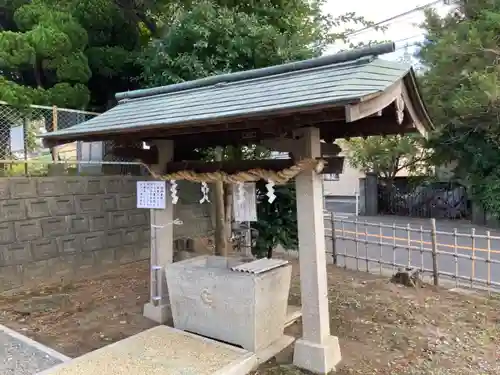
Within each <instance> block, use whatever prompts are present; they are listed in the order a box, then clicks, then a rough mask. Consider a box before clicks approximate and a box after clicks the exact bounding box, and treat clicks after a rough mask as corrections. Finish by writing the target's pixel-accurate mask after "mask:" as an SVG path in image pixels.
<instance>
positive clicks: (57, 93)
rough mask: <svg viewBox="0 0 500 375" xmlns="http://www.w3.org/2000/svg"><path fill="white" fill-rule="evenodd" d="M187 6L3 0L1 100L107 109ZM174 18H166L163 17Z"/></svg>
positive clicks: (120, 0) (134, 80)
mask: <svg viewBox="0 0 500 375" xmlns="http://www.w3.org/2000/svg"><path fill="white" fill-rule="evenodd" d="M180 4H182V1H180V2H173V1H171V0H163V1H153V0H149V1H144V0H142V1H134V0H33V1H28V0H0V100H4V101H6V102H9V103H11V104H13V105H25V104H45V105H58V106H61V107H69V108H77V109H81V108H85V107H88V108H90V109H92V110H96V111H103V110H105V109H107V108H109V107H110V106H112V105H114V94H115V93H116V92H117V91H125V90H129V89H133V88H137V87H138V76H139V74H140V71H141V70H140V67H139V66H137V65H136V64H135V62H136V60H137V56H138V54H139V52H140V51H141V49H142V48H143V47H144V46H145V45H147V44H148V42H149V41H150V39H151V38H152V37H154V36H156V35H157V33H160V32H161V27H162V25H163V23H164V22H166V21H167V20H168V19H169V16H168V15H170V14H171V12H172V11H173V10H174V9H175V7H178V6H180ZM164 15H167V16H164Z"/></svg>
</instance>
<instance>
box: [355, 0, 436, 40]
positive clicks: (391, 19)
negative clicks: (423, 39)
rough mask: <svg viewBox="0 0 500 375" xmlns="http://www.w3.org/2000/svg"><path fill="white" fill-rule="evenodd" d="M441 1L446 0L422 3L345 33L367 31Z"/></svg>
mask: <svg viewBox="0 0 500 375" xmlns="http://www.w3.org/2000/svg"><path fill="white" fill-rule="evenodd" d="M440 3H441V4H444V3H445V1H443V0H435V1H432V2H430V3H427V4H424V5H420V6H418V7H415V8H413V9H410V10H407V11H406V12H403V13H399V14H396V15H394V16H392V17H389V18H386V19H384V20H382V21H379V22H376V23H374V24H373V25H369V26H365V27H362V28H361V29H358V30H354V31H351V32H350V33H347V34H345V36H346V37H349V36H354V35H357V34H360V33H362V32H365V31H368V30H370V29H373V28H374V27H377V26H382V25H384V24H386V23H388V22H391V21H394V20H397V19H398V18H401V17H405V16H408V15H410V14H412V13H415V12H420V11H422V10H425V9H427V8H429V7H432V6H434V5H438V4H440Z"/></svg>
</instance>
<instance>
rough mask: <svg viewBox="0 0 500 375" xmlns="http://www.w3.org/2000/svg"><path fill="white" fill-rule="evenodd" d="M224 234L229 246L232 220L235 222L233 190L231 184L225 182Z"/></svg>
mask: <svg viewBox="0 0 500 375" xmlns="http://www.w3.org/2000/svg"><path fill="white" fill-rule="evenodd" d="M224 210H225V214H224V225H225V228H224V234H225V236H226V243H227V244H228V247H229V239H230V238H231V233H232V225H231V224H232V222H233V191H232V187H231V185H229V184H224Z"/></svg>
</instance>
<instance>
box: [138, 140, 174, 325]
mask: <svg viewBox="0 0 500 375" xmlns="http://www.w3.org/2000/svg"><path fill="white" fill-rule="evenodd" d="M155 145H156V146H157V147H158V164H155V165H153V166H152V167H151V169H153V171H154V172H156V173H158V174H164V173H165V165H166V164H167V163H168V162H169V161H171V160H172V158H173V153H174V143H173V141H170V140H159V141H156V142H155ZM150 220H151V223H152V224H153V225H155V226H157V228H156V229H155V228H151V258H150V259H151V268H153V267H154V266H159V267H161V270H159V271H158V272H156V277H157V280H158V281H157V282H158V283H161V284H160V285H159V286H157V284H156V281H155V277H154V276H153V275H154V273H153V272H151V273H150V274H151V279H150V291H151V293H150V296H151V298H150V301H149V302H148V303H146V304H145V305H144V316H145V317H146V318H148V319H151V320H153V321H155V322H157V323H160V324H164V323H166V322H167V321H168V320H170V317H171V315H172V314H171V310H170V300H169V297H168V289H167V285H166V284H167V282H166V277H165V266H167V265H168V264H170V263H172V262H173V255H174V228H173V227H174V225H173V220H174V207H173V204H172V201H171V200H169V199H168V198H167V204H166V209H164V210H157V209H154V210H150ZM158 293H159V294H160V295H159V296H157V294H158ZM155 297H160V299H159V300H158V301H155V300H154V299H155Z"/></svg>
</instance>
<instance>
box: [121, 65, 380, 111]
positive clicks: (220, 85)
mask: <svg viewBox="0 0 500 375" xmlns="http://www.w3.org/2000/svg"><path fill="white" fill-rule="evenodd" d="M375 60H377V58H376V57H375V56H364V57H360V58H358V59H356V60H352V61H345V62H341V63H337V64H330V65H321V66H316V67H312V68H308V69H302V70H293V71H289V72H284V73H279V74H274V75H267V76H261V77H255V78H249V79H245V80H244V79H240V80H234V81H221V82H217V83H214V84H212V85H205V86H197V87H192V88H189V87H188V88H185V89H183V90H176V91H171V92H165V93H159V94H154V95H150V96H142V97H138V98H131V99H123V100H121V101H120V103H122V104H123V103H130V102H140V101H142V100H148V99H152V98H155V99H156V98H162V97H164V96H169V97H173V96H175V95H176V94H183V93H186V92H195V91H201V90H208V89H214V88H224V87H227V86H229V85H231V86H233V85H238V84H246V83H249V82H256V81H264V80H267V79H273V78H286V77H290V76H293V75H297V74H301V73H305V72H307V73H310V72H316V71H321V70H327V69H328V68H331V67H332V66H335V67H347V66H356V65H363V64H369V63H371V62H373V61H375Z"/></svg>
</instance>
